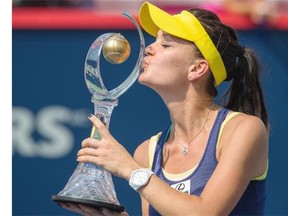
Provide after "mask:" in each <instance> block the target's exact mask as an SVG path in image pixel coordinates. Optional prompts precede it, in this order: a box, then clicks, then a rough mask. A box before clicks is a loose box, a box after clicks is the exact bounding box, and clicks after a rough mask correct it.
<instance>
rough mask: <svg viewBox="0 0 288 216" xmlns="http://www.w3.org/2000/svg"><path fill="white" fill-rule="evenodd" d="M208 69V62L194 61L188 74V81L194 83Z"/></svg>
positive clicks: (202, 60)
mask: <svg viewBox="0 0 288 216" xmlns="http://www.w3.org/2000/svg"><path fill="white" fill-rule="evenodd" d="M208 69H209V65H208V62H207V61H206V60H205V59H198V60H195V62H194V64H192V65H191V67H190V68H189V72H188V80H190V81H194V80H197V79H199V78H200V77H202V76H203V75H204V74H206V72H207V71H208Z"/></svg>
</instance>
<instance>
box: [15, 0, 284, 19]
mask: <svg viewBox="0 0 288 216" xmlns="http://www.w3.org/2000/svg"><path fill="white" fill-rule="evenodd" d="M144 1H145V0H12V4H13V7H81V8H89V9H91V8H92V9H95V10H99V11H103V12H105V11H108V12H113V10H114V12H118V10H121V11H122V10H123V9H125V10H128V11H132V12H134V11H137V10H138V9H139V7H140V5H141V4H142V3H143V2H144ZM148 1H149V0H148ZM150 2H151V3H153V4H155V5H157V6H160V7H162V8H163V9H166V10H169V9H170V10H172V11H179V10H182V9H188V8H190V7H201V8H204V9H210V10H213V11H215V12H223V11H224V12H230V13H235V14H241V15H245V16H248V17H249V18H250V19H251V21H253V22H254V23H256V24H262V23H265V22H273V21H274V20H276V19H277V17H278V16H279V14H281V13H287V11H288V0H193V1H191V0H174V1H173V0H170V1H165V0H150Z"/></svg>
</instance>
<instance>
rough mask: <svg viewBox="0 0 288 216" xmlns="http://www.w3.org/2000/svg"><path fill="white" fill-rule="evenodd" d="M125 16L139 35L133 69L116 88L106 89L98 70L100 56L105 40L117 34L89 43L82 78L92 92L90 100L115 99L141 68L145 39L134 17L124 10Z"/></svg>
mask: <svg viewBox="0 0 288 216" xmlns="http://www.w3.org/2000/svg"><path fill="white" fill-rule="evenodd" d="M122 15H123V16H125V17H126V18H128V19H130V20H131V22H132V23H133V24H134V25H135V26H136V28H137V31H138V34H139V37H140V49H139V56H138V59H137V62H136V64H135V66H134V69H133V70H132V72H131V73H130V75H129V76H128V77H127V78H126V79H125V80H124V81H123V82H122V83H121V84H120V85H119V86H118V87H116V88H114V89H112V90H110V91H108V90H107V89H106V87H105V85H104V83H103V80H102V78H101V71H100V56H101V51H102V47H103V45H104V43H105V41H106V40H107V39H108V38H110V37H112V36H114V35H118V34H117V33H106V34H103V35H101V36H100V37H98V38H97V39H96V40H95V41H94V42H93V43H92V45H91V47H90V49H89V51H88V53H87V56H86V59H85V66H84V78H85V82H86V85H87V87H88V89H89V91H90V92H91V94H92V102H93V103H94V102H95V101H99V100H115V99H117V98H118V97H119V96H120V95H122V94H123V93H124V92H126V91H127V90H128V88H129V87H130V86H131V85H132V84H133V83H134V82H135V81H136V79H137V77H138V76H139V73H140V70H141V63H142V61H143V58H144V56H145V53H144V49H145V41H144V36H143V33H142V30H141V28H140V26H139V25H138V23H137V22H136V21H135V19H134V18H133V17H132V16H131V15H130V14H129V13H128V12H126V11H124V12H123V14H122Z"/></svg>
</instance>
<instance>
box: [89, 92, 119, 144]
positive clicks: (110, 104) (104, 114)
mask: <svg viewBox="0 0 288 216" xmlns="http://www.w3.org/2000/svg"><path fill="white" fill-rule="evenodd" d="M91 101H92V103H94V114H95V116H97V117H98V118H99V119H100V120H101V121H102V122H103V124H104V125H105V126H106V127H107V128H108V129H109V125H110V119H111V115H112V112H113V109H114V107H115V106H117V105H118V99H114V100H96V99H95V98H94V97H93V96H92V100H91ZM91 137H93V138H95V139H98V140H100V139H101V137H100V135H99V133H98V131H97V129H96V128H95V127H94V126H93V128H92V131H91Z"/></svg>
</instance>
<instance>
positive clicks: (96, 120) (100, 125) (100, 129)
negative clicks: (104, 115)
mask: <svg viewBox="0 0 288 216" xmlns="http://www.w3.org/2000/svg"><path fill="white" fill-rule="evenodd" d="M88 119H89V120H90V121H91V122H92V123H93V125H94V126H95V127H96V128H97V130H98V132H99V134H100V136H101V137H102V138H103V137H107V136H110V132H109V130H108V129H107V127H106V126H105V125H104V124H103V122H102V121H101V120H100V119H99V118H97V117H96V116H95V115H89V117H88Z"/></svg>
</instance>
